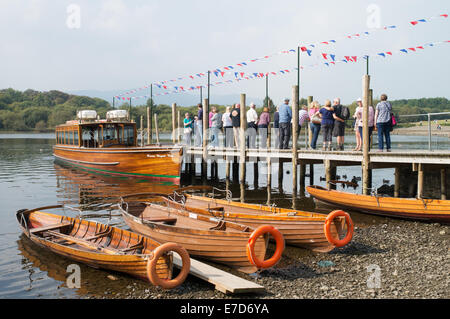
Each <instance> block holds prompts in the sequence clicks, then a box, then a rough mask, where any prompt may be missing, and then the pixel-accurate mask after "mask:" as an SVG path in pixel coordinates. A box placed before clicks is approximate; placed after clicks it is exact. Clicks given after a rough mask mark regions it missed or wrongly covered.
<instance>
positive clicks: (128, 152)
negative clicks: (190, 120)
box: [53, 145, 182, 184]
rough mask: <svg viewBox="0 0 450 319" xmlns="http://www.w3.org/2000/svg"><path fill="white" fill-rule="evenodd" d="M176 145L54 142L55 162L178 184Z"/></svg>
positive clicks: (177, 150)
mask: <svg viewBox="0 0 450 319" xmlns="http://www.w3.org/2000/svg"><path fill="white" fill-rule="evenodd" d="M181 153H182V149H181V148H179V147H173V148H172V147H159V146H154V147H152V146H148V147H126V148H125V147H124V148H112V147H108V148H83V147H74V146H68V145H55V146H54V147H53V155H54V156H55V158H56V159H57V160H59V161H62V162H65V163H68V164H70V165H72V166H74V167H77V168H80V169H84V170H88V171H90V172H94V173H99V174H107V175H118V176H128V177H139V178H145V179H150V180H159V181H169V182H172V183H175V184H179V183H180V171H181Z"/></svg>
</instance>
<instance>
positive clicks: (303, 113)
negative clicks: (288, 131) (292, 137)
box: [297, 105, 309, 138]
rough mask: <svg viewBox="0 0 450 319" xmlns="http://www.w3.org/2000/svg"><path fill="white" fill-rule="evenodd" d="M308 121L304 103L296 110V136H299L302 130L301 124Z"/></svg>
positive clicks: (303, 124)
mask: <svg viewBox="0 0 450 319" xmlns="http://www.w3.org/2000/svg"><path fill="white" fill-rule="evenodd" d="M308 121H309V115H308V107H307V106H306V105H302V108H301V109H300V110H299V111H298V130H297V138H300V131H301V130H302V126H306V125H308ZM305 122H306V124H305Z"/></svg>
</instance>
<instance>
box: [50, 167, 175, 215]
mask: <svg viewBox="0 0 450 319" xmlns="http://www.w3.org/2000/svg"><path fill="white" fill-rule="evenodd" d="M54 168H55V174H56V186H57V193H58V203H59V204H67V205H74V206H76V207H77V208H79V209H80V210H81V211H101V210H105V209H109V208H111V207H112V205H114V204H117V203H118V201H119V198H120V196H123V195H127V194H134V193H147V192H148V193H150V192H157V193H170V192H171V191H172V190H174V189H176V188H177V187H178V186H177V185H173V184H170V183H165V182H154V181H148V180H140V179H136V178H129V177H116V176H107V175H100V174H92V173H88V172H84V171H81V170H79V169H74V168H71V167H68V166H64V165H61V164H57V163H55V164H54Z"/></svg>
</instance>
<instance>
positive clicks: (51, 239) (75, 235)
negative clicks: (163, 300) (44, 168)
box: [17, 206, 173, 282]
mask: <svg viewBox="0 0 450 319" xmlns="http://www.w3.org/2000/svg"><path fill="white" fill-rule="evenodd" d="M58 207H60V206H58ZM48 208H52V207H48ZM53 208H57V206H55V207H53ZM41 210H43V209H39V210H36V211H34V210H33V211H31V212H30V213H27V212H25V214H27V217H25V221H26V226H25V221H24V219H22V217H21V216H20V212H18V213H17V218H18V221H19V224H20V226H21V228H22V231H23V233H24V234H25V236H27V237H28V238H29V239H30V240H31V241H33V242H34V243H36V244H37V245H39V246H41V247H43V248H46V249H49V250H50V251H52V252H54V253H56V254H58V255H61V256H64V257H67V258H69V259H71V260H74V261H76V262H80V263H83V264H86V265H88V266H91V267H94V268H101V269H106V270H112V271H117V272H122V273H126V274H128V275H131V276H133V277H136V278H139V279H142V280H144V281H147V282H150V281H149V278H148V276H147V270H146V269H147V262H148V259H149V257H150V256H151V255H152V251H153V249H155V248H156V247H158V246H159V245H160V244H159V243H158V242H156V241H154V240H152V239H150V238H146V237H144V236H141V235H138V234H135V233H132V232H129V231H126V230H122V229H120V228H116V227H112V226H107V225H104V224H101V223H96V222H93V221H87V220H82V219H78V218H71V217H66V216H61V215H54V214H50V213H46V212H43V211H41ZM60 223H70V225H69V226H67V229H66V231H65V232H64V233H63V232H61V235H59V236H63V237H62V238H68V241H65V242H64V243H60V242H58V239H59V240H61V238H60V237H59V236H56V237H55V236H53V235H51V234H49V233H45V232H44V233H42V234H41V235H39V234H33V230H36V229H38V228H41V227H47V226H50V225H55V224H60ZM104 231H106V232H109V234H108V236H103V237H99V238H97V239H94V240H87V238H88V237H92V236H95V234H98V233H101V232H104ZM70 240H74V241H79V242H82V243H84V242H85V241H89V243H92V245H93V246H97V247H102V248H97V249H94V248H92V249H91V248H86V246H84V245H82V244H76V243H74V242H71V241H70ZM138 243H142V246H141V248H136V249H132V250H129V251H127V250H126V249H127V248H130V247H131V248H132V246H133V245H136V244H138ZM106 250H107V251H108V252H105V251H106ZM119 250H125V251H126V253H122V252H121V253H117V254H116V253H114V251H119ZM172 267H173V263H172V255H171V254H168V255H164V256H163V257H161V258H159V259H158V262H157V267H156V269H157V274H158V276H159V277H160V278H164V279H171V277H172Z"/></svg>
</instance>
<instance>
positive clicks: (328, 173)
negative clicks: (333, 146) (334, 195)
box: [323, 160, 336, 189]
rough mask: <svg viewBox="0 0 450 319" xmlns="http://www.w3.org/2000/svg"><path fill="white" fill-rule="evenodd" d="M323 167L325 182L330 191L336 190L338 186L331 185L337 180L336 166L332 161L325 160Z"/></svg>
mask: <svg viewBox="0 0 450 319" xmlns="http://www.w3.org/2000/svg"><path fill="white" fill-rule="evenodd" d="M323 165H324V168H325V181H326V183H327V188H328V189H335V188H336V186H335V185H333V184H331V181H332V180H335V179H336V166H334V165H333V163H332V162H331V160H324V161H323Z"/></svg>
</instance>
